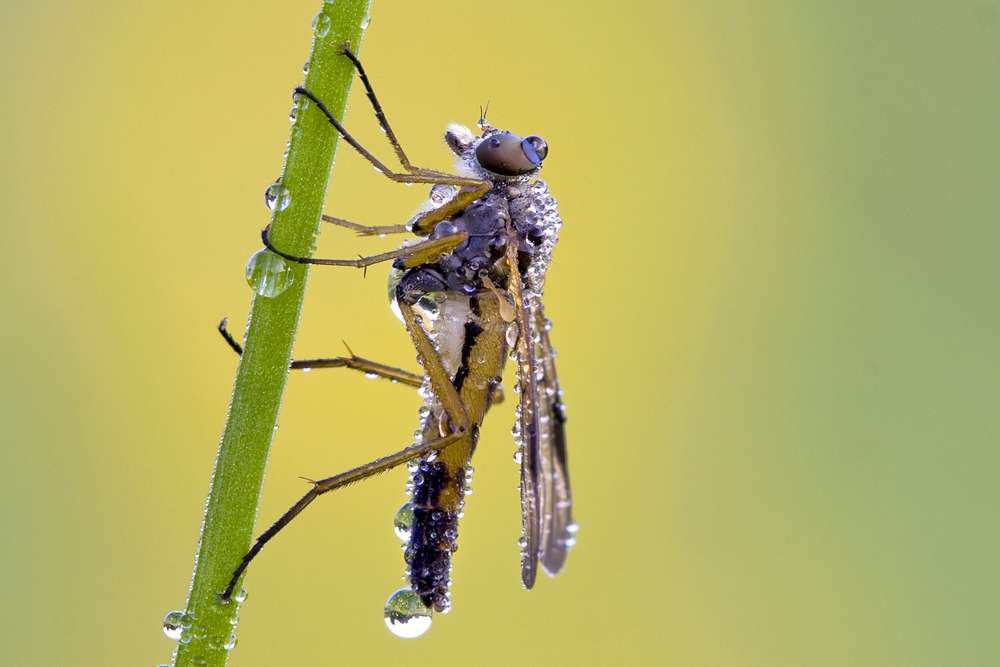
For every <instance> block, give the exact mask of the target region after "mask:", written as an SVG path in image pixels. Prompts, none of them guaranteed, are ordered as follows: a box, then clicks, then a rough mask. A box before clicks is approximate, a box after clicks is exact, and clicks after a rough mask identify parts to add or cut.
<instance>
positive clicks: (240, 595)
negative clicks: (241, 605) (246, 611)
mask: <svg viewBox="0 0 1000 667" xmlns="http://www.w3.org/2000/svg"><path fill="white" fill-rule="evenodd" d="M248 595H250V594H249V593H247V589H245V588H241V589H240V592H239V593H237V594H236V595H234V596H233V599H234V600H236V601H237V602H243V601H244V600H246V599H247V596H248Z"/></svg>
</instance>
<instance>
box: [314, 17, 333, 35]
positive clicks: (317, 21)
mask: <svg viewBox="0 0 1000 667" xmlns="http://www.w3.org/2000/svg"><path fill="white" fill-rule="evenodd" d="M330 23H331V21H330V17H329V16H327V15H326V14H324V13H323V12H320V13H319V14H317V15H316V16H314V17H313V34H314V35H316V37H318V38H319V39H323V38H324V37H326V35H327V33H328V32H330Z"/></svg>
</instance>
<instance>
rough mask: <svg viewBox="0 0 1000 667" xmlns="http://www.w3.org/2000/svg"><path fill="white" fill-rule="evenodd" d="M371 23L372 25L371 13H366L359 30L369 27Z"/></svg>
mask: <svg viewBox="0 0 1000 667" xmlns="http://www.w3.org/2000/svg"><path fill="white" fill-rule="evenodd" d="M371 23H372V13H371V11H368V12H367V13H366V14H365V17H364V18H363V19H361V29H362V30H364V29H366V28H367V27H368V26H370V25H371Z"/></svg>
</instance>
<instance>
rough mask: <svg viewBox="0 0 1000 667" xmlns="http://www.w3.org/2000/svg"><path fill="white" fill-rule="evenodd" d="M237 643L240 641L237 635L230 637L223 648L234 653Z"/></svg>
mask: <svg viewBox="0 0 1000 667" xmlns="http://www.w3.org/2000/svg"><path fill="white" fill-rule="evenodd" d="M237 641H238V640H237V639H236V635H229V637H228V638H227V639H226V643H225V644H223V645H222V648H224V649H226V650H227V651H232V650H233V649H234V648H236V642H237Z"/></svg>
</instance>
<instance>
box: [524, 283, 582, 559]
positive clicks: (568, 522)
mask: <svg viewBox="0 0 1000 667" xmlns="http://www.w3.org/2000/svg"><path fill="white" fill-rule="evenodd" d="M533 300H534V301H535V303H534V304H533V307H532V308H531V312H532V315H533V318H532V319H533V322H532V325H533V328H532V336H533V338H534V348H535V349H534V352H535V381H536V384H537V386H538V390H537V395H538V422H539V437H538V451H539V457H538V458H539V462H540V463H541V466H540V467H541V479H540V483H539V487H540V492H539V497H540V499H541V520H542V524H541V530H540V533H539V542H540V544H539V546H540V549H541V553H540V558H541V561H542V569H543V570H545V573H546V574H548V575H549V576H550V577H554V576H555V575H557V574H558V573H559V572H560V571H561V570H562V568H563V565H564V564H565V562H566V553H567V552H568V551H569V548H570V547H571V546H572V545H573V544H574V542H575V538H574V533H575V531H576V524H574V523H573V515H572V509H573V502H572V499H571V496H570V488H569V470H568V468H567V465H566V430H565V426H564V425H565V423H566V416H565V415H564V414H563V405H562V393H561V392H560V390H559V378H558V377H557V376H556V366H555V361H554V357H555V351H554V350H553V349H552V344H551V343H550V342H549V329H550V328H551V326H552V325H551V323H550V322H549V321H548V320H547V319H546V318H545V313H544V310H543V308H542V302H541V301H540V300H538V298H537V297H534V299H533Z"/></svg>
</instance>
